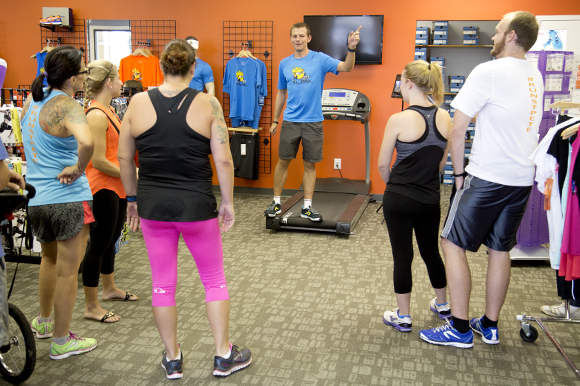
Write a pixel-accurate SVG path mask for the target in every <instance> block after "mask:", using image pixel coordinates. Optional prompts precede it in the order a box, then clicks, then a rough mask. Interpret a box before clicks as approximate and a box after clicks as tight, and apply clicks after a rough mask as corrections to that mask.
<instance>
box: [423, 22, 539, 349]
mask: <svg viewBox="0 0 580 386" xmlns="http://www.w3.org/2000/svg"><path fill="white" fill-rule="evenodd" d="M538 30H539V25H538V22H537V20H536V18H535V16H534V15H532V14H531V13H529V12H523V11H518V12H513V13H509V14H507V15H505V16H504V18H503V19H502V20H501V21H500V22H499V24H498V25H497V27H496V28H495V35H494V36H493V37H492V40H493V50H492V51H491V55H492V56H494V57H496V58H497V60H493V61H489V62H486V63H482V64H480V65H479V66H477V67H476V68H475V69H474V70H473V71H472V72H471V74H470V75H469V78H468V79H467V81H466V82H465V85H464V86H463V88H462V89H461V91H460V92H459V94H458V95H457V97H456V98H455V100H454V101H453V103H452V104H451V106H453V107H454V108H455V116H454V118H453V128H452V133H451V136H450V141H451V160H452V162H453V170H454V175H453V176H454V177H455V186H454V193H453V194H452V200H451V203H450V205H449V212H448V214H447V220H446V221H445V227H444V228H443V232H442V233H441V237H442V239H441V247H442V248H443V253H444V255H445V267H446V268H445V270H446V274H447V281H448V288H449V295H450V297H451V312H452V314H453V318H452V320H451V321H450V322H449V323H448V324H446V325H445V326H442V327H437V328H434V329H431V330H422V331H421V332H420V334H419V335H420V337H421V338H422V339H423V340H425V341H427V342H429V343H433V344H438V345H443V346H454V347H459V348H471V347H473V332H476V333H478V334H480V335H481V336H482V339H483V341H484V342H485V343H487V344H498V343H499V335H498V329H497V320H498V318H499V313H500V310H501V307H502V305H503V302H504V300H505V296H506V294H507V289H508V286H509V281H510V266H511V262H510V257H509V251H510V250H511V249H512V248H513V247H514V246H515V245H516V243H517V240H516V233H517V230H518V227H519V225H520V222H521V220H522V217H523V215H524V212H525V210H526V203H527V201H528V197H529V195H530V192H531V189H532V185H533V182H534V163H533V162H532V161H531V160H530V159H529V156H530V155H531V154H532V152H533V151H534V149H535V148H536V146H537V144H538V129H539V126H540V121H541V119H542V111H543V110H542V101H543V93H544V85H543V81H542V75H541V74H540V72H539V71H538V69H537V68H536V67H534V66H533V65H532V64H530V63H528V62H527V61H526V58H525V54H526V52H527V51H528V50H529V49H530V48H531V47H532V46H533V45H534V43H535V42H536V38H537V36H538ZM476 115H477V122H476V129H475V139H474V140H473V147H472V150H471V156H470V158H469V165H468V166H467V167H466V168H465V172H464V168H463V165H464V151H465V141H464V138H465V131H466V129H467V126H468V125H469V123H470V121H471V120H472V119H473V118H474V117H475V116H476ZM481 244H484V245H485V246H486V247H487V249H488V252H489V262H488V266H487V280H486V287H487V288H486V302H485V314H484V315H483V316H482V317H480V318H473V319H471V321H470V320H469V297H470V292H471V274H470V271H469V264H468V262H467V257H466V253H465V251H466V250H468V251H471V252H476V251H477V250H478V249H479V247H480V246H481Z"/></svg>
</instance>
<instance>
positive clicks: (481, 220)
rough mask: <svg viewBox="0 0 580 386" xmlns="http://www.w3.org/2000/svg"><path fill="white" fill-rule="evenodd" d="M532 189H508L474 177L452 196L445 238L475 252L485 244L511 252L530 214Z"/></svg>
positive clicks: (468, 176) (517, 187)
mask: <svg viewBox="0 0 580 386" xmlns="http://www.w3.org/2000/svg"><path fill="white" fill-rule="evenodd" d="M531 191H532V187H531V186H507V185H501V184H496V183H494V182H489V181H486V180H482V179H481V178H477V177H474V176H472V175H471V174H469V175H467V177H465V181H464V182H463V187H462V188H461V190H459V191H457V192H454V193H453V194H452V196H451V202H450V204H449V211H448V213H447V219H446V220H445V226H444V228H443V232H441V237H443V238H446V239H448V240H449V241H451V242H452V243H453V244H455V245H457V246H459V247H461V248H463V249H466V250H468V251H471V252H477V250H478V249H479V247H480V246H481V244H483V245H485V246H486V247H488V248H490V249H493V250H495V251H501V252H509V251H510V250H511V249H512V248H513V247H514V246H515V245H516V244H517V238H516V235H517V232H518V228H519V226H520V223H521V221H522V218H523V216H524V213H525V211H526V204H527V202H528V197H529V196H530V192H531Z"/></svg>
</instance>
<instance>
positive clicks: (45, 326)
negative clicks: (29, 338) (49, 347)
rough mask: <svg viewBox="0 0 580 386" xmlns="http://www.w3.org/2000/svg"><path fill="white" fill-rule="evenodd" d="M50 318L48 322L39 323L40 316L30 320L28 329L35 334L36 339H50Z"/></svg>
mask: <svg viewBox="0 0 580 386" xmlns="http://www.w3.org/2000/svg"><path fill="white" fill-rule="evenodd" d="M52 327H53V323H52V318H51V319H50V320H49V321H48V322H44V323H40V314H38V316H37V317H36V318H34V319H32V324H31V325H30V329H31V330H32V331H33V332H34V333H35V334H36V337H37V338H38V339H46V338H52Z"/></svg>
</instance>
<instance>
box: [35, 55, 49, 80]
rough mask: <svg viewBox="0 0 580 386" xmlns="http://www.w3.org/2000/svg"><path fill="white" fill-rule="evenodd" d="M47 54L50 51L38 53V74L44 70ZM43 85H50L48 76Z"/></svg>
mask: <svg viewBox="0 0 580 386" xmlns="http://www.w3.org/2000/svg"><path fill="white" fill-rule="evenodd" d="M47 54H48V52H46V51H45V52H38V53H36V76H38V75H40V74H42V73H43V72H44V59H45V58H46V55H47ZM42 85H43V86H44V87H48V82H47V81H46V78H44V80H43V81H42Z"/></svg>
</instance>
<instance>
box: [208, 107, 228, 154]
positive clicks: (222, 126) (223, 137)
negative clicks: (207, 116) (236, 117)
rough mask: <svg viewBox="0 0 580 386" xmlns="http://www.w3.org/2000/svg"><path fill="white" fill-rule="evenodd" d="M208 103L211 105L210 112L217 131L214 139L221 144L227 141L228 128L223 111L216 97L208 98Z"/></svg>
mask: <svg viewBox="0 0 580 386" xmlns="http://www.w3.org/2000/svg"><path fill="white" fill-rule="evenodd" d="M210 104H211V107H212V111H211V114H212V115H213V116H214V117H215V118H216V121H217V127H218V129H217V132H216V139H217V140H218V141H220V143H221V144H222V145H225V144H227V143H228V128H227V126H226V121H225V120H224V113H223V112H222V107H221V106H220V104H219V102H218V100H217V99H216V97H212V98H211V99H210Z"/></svg>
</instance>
